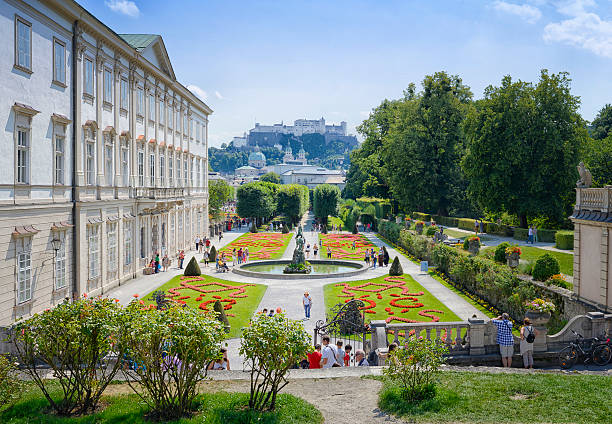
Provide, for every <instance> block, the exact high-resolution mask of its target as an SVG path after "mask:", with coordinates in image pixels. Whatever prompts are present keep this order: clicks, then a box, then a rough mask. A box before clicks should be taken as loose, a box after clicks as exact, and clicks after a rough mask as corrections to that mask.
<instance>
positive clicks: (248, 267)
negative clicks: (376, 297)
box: [232, 259, 368, 280]
mask: <svg viewBox="0 0 612 424" xmlns="http://www.w3.org/2000/svg"><path fill="white" fill-rule="evenodd" d="M308 262H309V263H310V265H311V266H312V271H311V272H310V274H283V270H284V269H285V267H286V266H287V265H289V264H290V263H291V261H290V260H274V261H255V262H249V263H246V264H242V265H240V266H238V267H234V268H233V270H232V272H234V273H236V274H238V275H244V276H245V277H253V278H267V279H277V280H301V279H313V278H334V277H350V276H352V275H357V274H361V273H362V272H365V271H367V269H368V267H366V266H365V264H363V263H360V262H351V261H332V260H323V259H321V260H315V259H313V260H310V261H308Z"/></svg>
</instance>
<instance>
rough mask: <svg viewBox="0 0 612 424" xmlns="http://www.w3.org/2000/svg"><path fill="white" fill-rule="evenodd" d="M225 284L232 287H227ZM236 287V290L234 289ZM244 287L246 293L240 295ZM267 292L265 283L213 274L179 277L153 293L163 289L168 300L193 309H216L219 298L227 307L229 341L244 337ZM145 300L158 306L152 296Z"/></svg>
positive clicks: (148, 295) (149, 294) (145, 297)
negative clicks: (240, 281) (245, 329)
mask: <svg viewBox="0 0 612 424" xmlns="http://www.w3.org/2000/svg"><path fill="white" fill-rule="evenodd" d="M215 283H217V284H215ZM223 285H228V286H230V287H224V286H223ZM232 287H236V288H235V289H233V288H232ZM241 288H242V289H243V290H244V292H240V289H241ZM171 289H177V290H176V291H175V293H172V292H171ZM266 289H267V286H265V285H263V284H246V283H237V282H235V281H229V280H223V279H221V278H217V277H213V276H209V275H202V276H200V277H183V276H182V275H177V276H176V277H174V278H172V279H171V280H170V281H168V282H167V283H166V284H164V285H163V286H161V287H159V288H157V289H155V290H153V291H157V290H163V291H165V292H166V293H167V297H171V298H172V299H174V300H176V301H177V302H184V303H185V304H186V305H187V306H189V307H191V308H200V309H202V308H206V309H209V310H212V307H213V303H214V301H215V300H217V299H219V300H221V303H222V304H223V306H224V308H227V309H226V311H225V312H226V314H227V319H228V321H229V323H230V326H231V329H230V332H229V334H228V335H227V338H233V337H239V336H240V332H241V330H242V328H243V327H244V326H245V325H246V324H247V323H248V322H249V319H250V318H251V317H252V316H253V313H254V312H255V309H256V308H257V306H259V302H261V298H262V297H263V295H264V293H265V292H266ZM153 291H152V292H153ZM215 296H216V297H215ZM142 300H143V301H144V302H145V303H146V304H154V303H155V302H154V301H153V299H152V296H151V293H148V294H147V295H145V296H143V297H142ZM207 302H208V303H207ZM234 302H235V303H234Z"/></svg>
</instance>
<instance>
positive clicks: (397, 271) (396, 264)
mask: <svg viewBox="0 0 612 424" xmlns="http://www.w3.org/2000/svg"><path fill="white" fill-rule="evenodd" d="M403 274H404V270H403V269H402V264H400V261H399V258H398V257H397V256H396V257H395V259H393V263H392V264H391V268H389V275H391V276H393V277H397V276H399V275H403Z"/></svg>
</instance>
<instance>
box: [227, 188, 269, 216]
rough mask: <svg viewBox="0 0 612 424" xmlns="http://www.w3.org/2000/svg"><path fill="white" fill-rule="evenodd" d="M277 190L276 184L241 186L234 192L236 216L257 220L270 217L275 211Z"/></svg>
mask: <svg viewBox="0 0 612 424" xmlns="http://www.w3.org/2000/svg"><path fill="white" fill-rule="evenodd" d="M277 190H278V185H277V184H272V183H266V182H252V183H247V184H244V185H241V186H240V187H239V188H238V191H237V192H236V197H237V212H238V215H240V216H243V217H250V218H257V219H259V220H261V219H265V218H269V217H271V216H272V215H273V214H274V212H275V210H276V193H277Z"/></svg>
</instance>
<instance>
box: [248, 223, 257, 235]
mask: <svg viewBox="0 0 612 424" xmlns="http://www.w3.org/2000/svg"><path fill="white" fill-rule="evenodd" d="M249 231H250V232H252V233H256V232H257V227H256V226H255V221H253V223H252V224H251V228H250V229H249Z"/></svg>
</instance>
